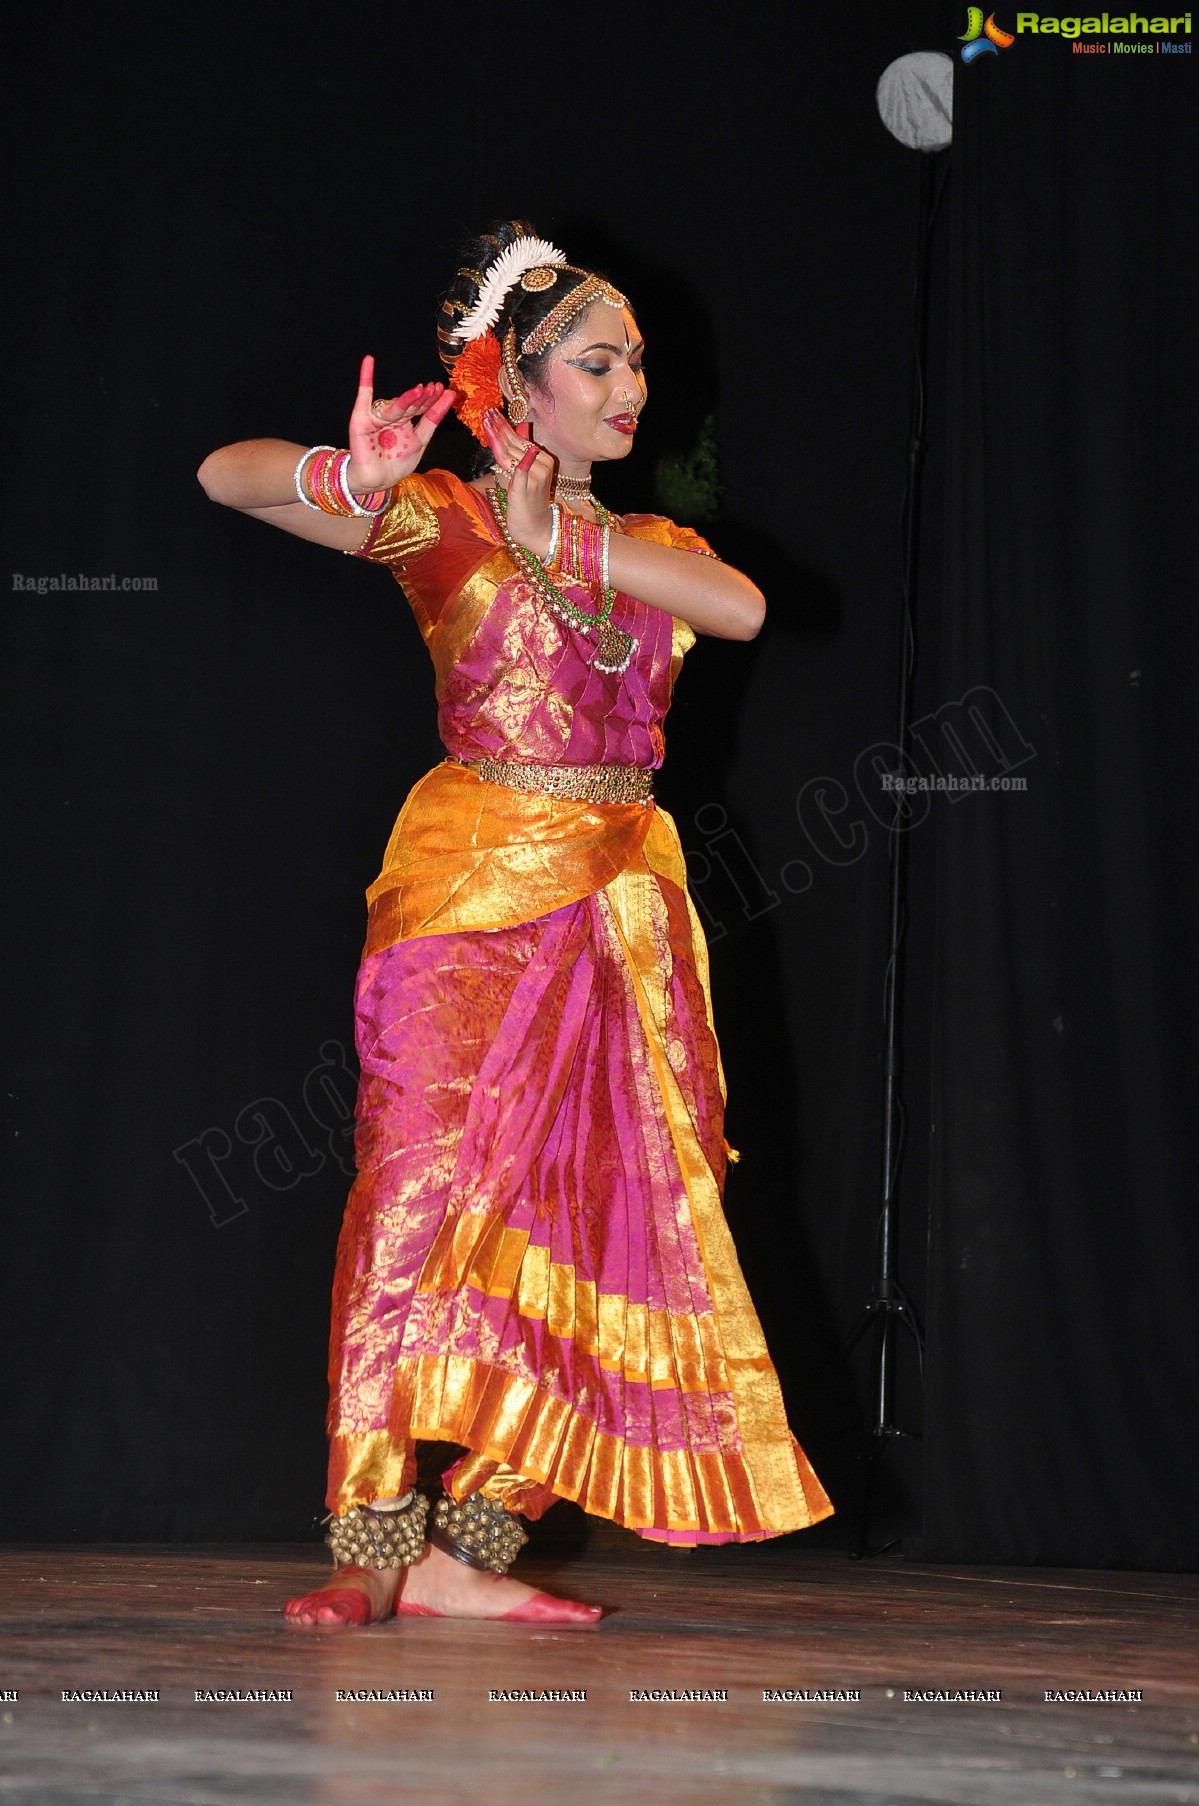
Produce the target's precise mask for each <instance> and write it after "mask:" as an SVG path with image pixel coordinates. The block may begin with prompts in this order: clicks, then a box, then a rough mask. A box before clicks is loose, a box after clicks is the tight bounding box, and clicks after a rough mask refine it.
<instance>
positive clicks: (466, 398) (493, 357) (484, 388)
mask: <svg viewBox="0 0 1199 1806" xmlns="http://www.w3.org/2000/svg"><path fill="white" fill-rule="evenodd" d="M450 381H451V383H452V384H453V386H454V388H455V389H456V390H457V393H458V400H457V401H456V402H455V403H454V412H455V413H456V414H457V416H458V418H459V420H460V421H461V422H462V424H463V426H467V427H469V428H470V430H471V432H472V433H473V434H474V436H475V438H476V439H477V440H478V441H479V444H480V445H486V444H487V435H486V433H485V432H484V431H483V416H484V414H485V413H486V412H487V409H488V408H500V409H502V408H503V406H504V396H503V391H502V390H501V388H500V342H499V340H498V339H497V338H496V336H495V334H494V332H492V330H491V328H490V327H488V328H487V330H486V331H485V332H481V333H480V334H479V336H478V338H475V339H471V340H469V341H468V343H467V344H465V345H464V346H463V347H462V350H461V351H460V352H459V353H458V356H457V357H456V358H455V359H454V363H453V368H452V371H451V375H450Z"/></svg>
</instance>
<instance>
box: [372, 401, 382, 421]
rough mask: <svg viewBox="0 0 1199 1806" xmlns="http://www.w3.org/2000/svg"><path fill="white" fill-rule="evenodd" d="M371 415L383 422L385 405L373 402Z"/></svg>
mask: <svg viewBox="0 0 1199 1806" xmlns="http://www.w3.org/2000/svg"><path fill="white" fill-rule="evenodd" d="M371 413H372V414H373V415H374V416H375V419H376V420H381V419H382V418H383V403H382V402H381V401H372V402H371Z"/></svg>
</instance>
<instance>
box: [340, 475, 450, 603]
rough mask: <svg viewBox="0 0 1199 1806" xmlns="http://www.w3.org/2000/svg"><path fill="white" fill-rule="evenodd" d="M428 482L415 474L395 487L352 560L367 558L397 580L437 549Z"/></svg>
mask: <svg viewBox="0 0 1199 1806" xmlns="http://www.w3.org/2000/svg"><path fill="white" fill-rule="evenodd" d="M431 487H432V486H431V485H430V483H429V481H428V479H427V478H426V477H425V476H423V475H422V473H421V472H420V471H414V472H413V473H412V475H411V476H410V477H405V478H404V479H403V481H402V482H400V483H397V484H396V486H395V488H394V489H393V490H392V492H391V501H390V502H389V503H388V505H387V507H386V508H385V509H384V510H383V513H382V514H380V515H378V516H376V518H375V520H374V521H373V523H372V525H371V529H370V532H369V533H368V534H367V536H366V538H365V540H364V541H363V542H362V545H361V546H360V547H359V549H358V550H357V551H356V552H355V553H354V557H355V558H366V559H369V560H370V561H371V563H373V564H385V565H387V566H388V567H389V568H390V569H391V570H392V571H393V572H394V574H395V575H396V576H397V577H403V576H404V575H405V573H406V572H407V571H408V570H409V569H410V568H411V566H412V565H413V564H414V563H415V562H416V561H417V560H418V559H419V558H421V557H422V556H423V555H424V554H425V553H428V552H431V551H433V550H434V548H435V547H436V545H437V543H438V540H439V539H440V537H441V529H440V526H439V524H438V519H437V510H436V505H435V504H436V500H437V498H436V495H435V493H431Z"/></svg>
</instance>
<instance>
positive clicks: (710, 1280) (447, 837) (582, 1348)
mask: <svg viewBox="0 0 1199 1806" xmlns="http://www.w3.org/2000/svg"><path fill="white" fill-rule="evenodd" d="M624 528H625V531H627V532H630V533H635V534H638V535H640V536H642V537H646V538H652V539H655V540H657V541H659V542H661V543H664V544H669V545H674V546H681V547H684V548H687V549H692V550H696V551H703V550H706V548H705V547H704V544H703V541H702V540H700V539H698V537H697V536H696V535H694V534H692V533H689V532H686V531H684V530H680V529H678V528H676V527H675V526H673V525H672V523H670V522H669V521H665V520H661V519H659V518H656V517H640V516H638V517H628V518H626V520H625V522H624ZM360 556H364V557H366V558H370V559H373V560H376V561H378V562H381V563H384V564H387V565H389V566H390V567H391V568H392V570H393V572H394V574H395V576H396V577H397V579H398V580H399V581H400V582H401V583H402V585H403V588H404V591H405V593H406V595H407V597H408V600H409V602H410V604H411V606H412V609H413V612H414V614H415V616H416V619H417V623H418V625H419V627H420V629H421V632H422V634H423V636H424V639H425V642H426V644H427V646H428V648H429V651H430V653H431V655H432V658H433V665H434V670H435V674H436V693H437V699H438V709H439V725H440V730H441V736H442V739H443V741H444V744H445V746H446V749H447V751H448V752H449V754H450V755H451V759H450V761H447V762H446V763H444V764H442V765H439V766H437V767H436V768H435V769H434V770H433V771H432V772H430V773H429V774H428V775H427V776H426V777H424V778H422V779H421V781H420V782H419V783H418V784H417V785H416V787H415V788H414V790H413V791H412V793H411V795H410V796H409V797H408V800H407V802H406V803H405V804H404V807H403V809H402V810H401V812H400V816H399V819H398V821H397V822H396V826H395V829H394V832H393V833H392V836H391V840H390V842H389V844H388V847H387V851H386V854H385V856H384V861H383V869H382V871H381V873H380V875H379V877H378V878H377V879H376V880H375V882H374V883H373V884H372V885H371V887H370V889H369V890H368V892H367V900H368V905H369V913H368V927H367V939H366V946H365V949H364V954H363V959H362V965H361V969H360V972H359V977H358V984H357V989H356V1000H355V1001H356V1022H357V1040H358V1054H359V1060H360V1062H361V1069H362V1077H361V1084H360V1088H359V1096H358V1106H357V1154H358V1177H357V1179H356V1181H355V1183H354V1185H353V1188H352V1190H351V1193H350V1198H349V1203H348V1206H347V1210H346V1216H345V1222H344V1224H343V1227H342V1232H341V1238H340V1242H339V1246H338V1256H337V1269H336V1278H335V1282H334V1307H333V1329H332V1337H331V1345H330V1387H331V1397H330V1407H329V1420H328V1428H329V1434H330V1473H329V1491H328V1501H327V1502H328V1505H329V1508H330V1509H331V1510H333V1511H336V1512H338V1513H341V1512H344V1511H346V1510H348V1509H349V1507H350V1506H351V1505H353V1504H357V1503H361V1502H369V1501H370V1500H371V1499H372V1498H377V1497H383V1496H387V1495H390V1494H395V1493H399V1492H402V1491H404V1490H406V1488H407V1487H408V1485H410V1484H411V1481H412V1477H413V1474H414V1471H415V1459H414V1444H415V1442H416V1441H418V1440H420V1439H428V1440H434V1441H446V1442H453V1443H458V1444H461V1445H463V1446H464V1447H465V1449H466V1450H467V1451H468V1453H467V1454H466V1456H465V1457H464V1459H463V1461H462V1462H461V1463H459V1465H458V1467H457V1468H456V1469H455V1470H453V1472H452V1476H451V1479H450V1484H451V1488H452V1490H453V1491H454V1493H455V1494H456V1496H458V1497H463V1496H465V1494H466V1493H467V1492H469V1491H471V1490H473V1489H474V1488H475V1487H477V1486H480V1485H483V1486H484V1487H485V1489H486V1490H488V1491H489V1492H490V1493H491V1494H492V1495H493V1496H499V1497H502V1498H503V1499H504V1500H505V1502H506V1503H508V1504H510V1505H511V1506H512V1508H513V1509H519V1510H521V1511H523V1512H525V1513H527V1514H528V1515H531V1516H536V1515H538V1514H539V1512H540V1511H542V1510H544V1509H545V1507H546V1505H547V1504H549V1503H551V1502H552V1501H553V1499H554V1498H569V1499H575V1500H577V1501H578V1503H579V1504H580V1505H582V1506H583V1507H584V1508H585V1509H586V1510H587V1511H589V1512H593V1513H596V1514H598V1515H599V1516H601V1517H605V1518H611V1519H614V1520H615V1521H616V1522H618V1523H620V1524H624V1525H626V1526H628V1527H629V1528H631V1529H634V1530H637V1531H639V1532H640V1533H641V1534H642V1535H644V1536H647V1537H651V1538H655V1539H658V1540H666V1541H677V1542H681V1543H697V1542H726V1541H743V1540H751V1539H757V1538H761V1537H767V1536H776V1535H779V1534H781V1533H783V1532H785V1531H789V1530H796V1529H800V1528H802V1527H803V1526H805V1525H808V1524H812V1523H815V1522H817V1521H818V1520H819V1519H820V1518H823V1517H825V1516H827V1515H828V1514H829V1512H830V1511H831V1510H832V1506H831V1505H830V1503H829V1501H828V1498H827V1497H826V1495H825V1493H824V1490H823V1488H822V1487H821V1485H820V1482H819V1481H818V1480H817V1478H816V1476H815V1474H814V1473H813V1472H812V1469H811V1467H810V1466H809V1464H808V1462H807V1460H806V1458H805V1456H804V1454H803V1452H802V1450H801V1449H800V1448H799V1445H798V1444H797V1443H796V1441H795V1439H794V1437H793V1436H792V1435H791V1432H790V1430H789V1429H788V1426H787V1421H786V1416H785V1413H784V1409H783V1402H782V1397H781V1394H780V1391H779V1385H778V1380H777V1377H776V1375H775V1371H774V1368H773V1366H772V1364H771V1361H770V1357H769V1355H768V1354H767V1351H766V1346H765V1343H764V1341H763V1337H762V1332H761V1328H760V1326H759V1324H758V1320H757V1318H756V1316H755V1314H754V1310H753V1306H752V1304H751V1303H750V1300H749V1296H748V1293H747V1291H746V1288H745V1282H744V1280H743V1278H742V1275H741V1271H740V1268H739V1266H738V1263H737V1257H736V1254H735V1252H734V1249H733V1244H732V1240H731V1238H730V1235H729V1231H728V1227H727V1224H726V1223H725V1219H724V1214H723V1211H722V1208H721V1195H722V1188H723V1183H724V1174H725V1160H726V1155H727V1147H726V1144H725V1141H724V1138H723V1116H724V1079H723V1074H722V1071H721V1065H720V1055H719V1051H718V1048H717V1044H716V1038H715V1035H714V1033H713V1028H712V1013H711V1001H710V996H709V989H708V972H707V955H706V949H705V945H704V939H703V934H702V931H701V929H700V926H699V922H698V920H697V918H696V915H695V911H694V909H693V907H692V904H691V901H690V898H689V896H688V892H687V882H686V872H685V869H684V864H683V857H682V852H681V849H680V847H679V841H678V835H677V833H676V831H675V827H674V823H673V822H672V821H671V819H670V817H669V816H668V815H667V814H666V813H665V811H663V810H662V809H659V808H657V807H655V806H654V805H653V804H644V803H631V804H610V803H609V804H592V803H585V802H570V801H563V800H558V799H554V798H550V797H547V796H543V795H537V794H527V793H524V792H522V791H518V790H514V789H510V788H508V787H507V786H504V785H499V784H494V783H488V782H486V781H485V780H483V779H481V778H480V777H478V776H477V775H476V774H475V773H474V772H473V771H470V770H467V769H465V767H464V765H463V764H459V763H454V762H452V761H454V760H461V761H465V760H472V759H478V758H481V757H489V758H498V759H515V760H524V761H536V762H540V763H544V764H559V765H566V764H570V765H582V764H597V763H600V762H607V763H614V764H624V765H641V766H654V767H656V766H658V765H660V764H661V762H662V752H663V738H662V722H663V719H664V717H665V714H666V711H667V708H668V707H669V703H670V692H671V686H672V684H673V681H674V678H675V675H676V673H677V670H678V667H679V664H680V663H681V660H682V657H683V654H684V653H685V651H686V650H687V648H688V646H689V645H691V643H692V642H693V639H694V635H693V633H692V631H691V629H690V628H689V627H688V626H686V625H685V623H683V622H681V621H676V620H673V619H672V618H671V616H670V615H668V614H665V613H664V612H662V611H661V610H657V609H653V608H650V607H648V606H646V605H644V604H642V603H639V602H637V601H635V600H633V599H632V598H629V597H625V596H620V597H618V598H617V602H616V606H615V611H614V615H615V619H616V621H617V624H618V625H620V626H621V627H623V628H625V629H626V630H627V631H628V632H630V633H632V634H634V635H635V636H636V638H637V642H638V644H637V649H636V652H635V653H634V656H633V661H632V663H631V665H630V666H629V669H628V670H627V671H625V672H624V673H621V674H616V673H604V672H599V671H596V670H594V669H593V668H592V667H591V666H590V665H589V664H588V662H587V661H588V658H589V657H590V656H591V655H592V649H593V648H592V641H591V640H590V639H589V638H588V637H585V636H582V635H579V634H577V633H575V632H574V631H572V630H570V629H568V628H565V627H563V626H562V625H561V624H560V623H559V622H558V621H557V620H555V619H554V617H553V616H552V615H551V614H550V613H549V611H548V610H547V609H546V607H545V606H544V604H543V603H542V602H541V600H540V599H539V598H538V597H537V595H536V592H535V591H533V590H531V589H530V587H529V586H528V585H527V583H526V582H525V581H524V579H523V578H522V577H521V576H520V575H519V573H518V572H517V571H516V570H515V568H514V566H513V563H512V560H511V559H510V557H509V556H508V554H507V553H506V552H505V551H504V549H503V547H502V545H501V544H500V541H499V536H498V534H497V533H496V530H495V527H494V523H493V522H492V521H491V518H490V515H489V512H488V510H487V506H486V503H485V501H484V500H483V498H482V497H481V496H480V495H478V494H477V492H475V491H473V490H471V489H470V488H469V487H467V486H466V485H464V484H462V483H460V482H459V481H458V479H457V478H455V477H452V476H450V475H448V474H447V473H445V472H440V471H433V472H428V473H423V474H418V475H416V476H413V477H410V478H408V479H407V480H406V481H405V482H403V483H401V484H399V485H398V486H397V488H396V490H395V492H394V497H393V501H392V504H391V506H390V508H389V509H388V511H387V513H386V514H385V515H384V516H382V517H381V519H380V521H379V522H378V523H377V525H376V526H375V527H374V528H372V530H371V533H370V535H369V537H368V540H367V543H366V545H365V546H364V548H363V551H362V553H361V554H360Z"/></svg>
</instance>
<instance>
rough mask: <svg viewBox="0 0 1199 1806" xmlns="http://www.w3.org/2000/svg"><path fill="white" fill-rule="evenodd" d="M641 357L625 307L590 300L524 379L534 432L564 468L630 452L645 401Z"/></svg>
mask: <svg viewBox="0 0 1199 1806" xmlns="http://www.w3.org/2000/svg"><path fill="white" fill-rule="evenodd" d="M644 356H645V346H644V344H643V342H642V338H641V334H640V333H639V332H638V330H637V322H636V320H635V319H634V318H633V316H632V314H631V313H630V311H629V309H628V308H627V307H624V308H616V307H609V306H608V305H607V303H606V302H604V301H593V302H592V304H591V306H590V307H588V308H587V309H585V311H584V312H583V313H581V314H580V315H579V317H578V319H577V320H576V321H575V322H574V323H573V325H572V326H571V328H570V331H569V332H568V333H567V334H566V335H565V337H563V338H562V339H560V340H559V342H558V344H556V345H555V346H554V348H553V350H552V351H551V352H550V354H549V357H548V358H547V359H546V362H545V364H544V365H543V366H542V369H541V372H540V374H539V378H538V380H537V382H536V383H530V384H529V418H530V420H531V421H532V423H533V437H534V439H535V440H536V441H537V443H538V445H543V446H544V447H545V449H546V450H547V451H549V452H552V453H553V454H554V456H555V457H556V458H557V459H558V462H559V464H560V465H561V467H562V469H563V470H564V471H566V472H567V473H568V474H569V473H570V472H572V471H573V470H575V469H576V468H577V469H579V470H587V469H589V468H590V467H591V465H592V464H593V463H598V462H599V461H600V460H601V459H611V458H627V457H628V455H629V452H630V451H631V450H632V448H633V438H634V435H635V433H636V431H637V424H638V421H639V418H640V415H641V410H642V408H643V407H644V405H645V395H646V388H645V372H644V369H643V359H644Z"/></svg>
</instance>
